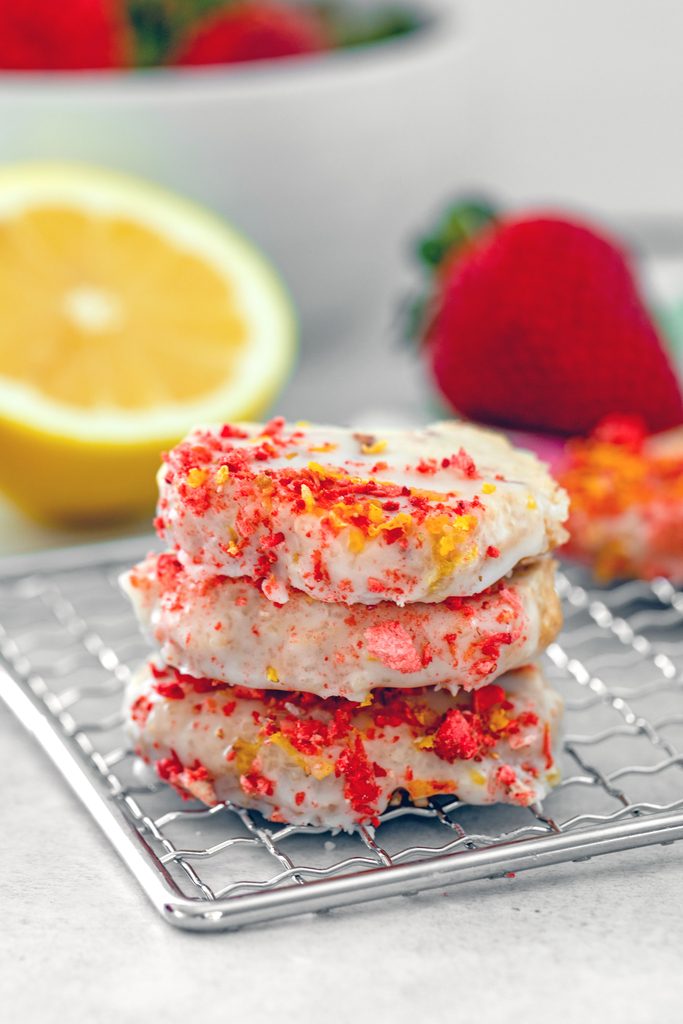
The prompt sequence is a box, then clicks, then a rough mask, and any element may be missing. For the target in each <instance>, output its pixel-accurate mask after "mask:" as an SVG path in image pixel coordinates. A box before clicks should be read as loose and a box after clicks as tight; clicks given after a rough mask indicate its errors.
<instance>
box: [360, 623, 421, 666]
mask: <svg viewBox="0 0 683 1024" xmlns="http://www.w3.org/2000/svg"><path fill="white" fill-rule="evenodd" d="M364 636H365V642H366V644H367V649H368V653H369V654H370V655H371V656H372V657H373V658H377V660H378V661H381V663H382V664H383V665H386V667H387V668H390V669H392V670H393V671H395V672H402V673H404V674H408V673H410V672H419V671H420V669H421V668H422V659H421V658H420V654H419V652H418V651H417V648H416V647H415V644H414V643H413V640H412V637H411V636H410V633H408V631H407V630H406V629H405V627H404V626H402V625H401V624H400V622H397V621H392V622H382V623H380V624H379V625H377V626H370V627H369V628H368V629H366V630H365V634H364Z"/></svg>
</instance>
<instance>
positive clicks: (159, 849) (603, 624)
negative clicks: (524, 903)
mask: <svg viewBox="0 0 683 1024" xmlns="http://www.w3.org/2000/svg"><path fill="white" fill-rule="evenodd" d="M149 546H151V542H150V541H149V540H148V539H144V540H142V541H141V540H136V541H132V542H131V541H127V542H115V543H113V544H108V545H92V546H89V547H88V548H81V549H73V550H72V551H70V552H54V553H50V554H48V555H44V556H42V557H37V556H30V557H24V558H16V559H6V560H5V561H4V562H0V696H2V697H3V699H4V700H5V702H6V703H7V704H8V705H9V707H10V708H11V709H12V710H13V711H14V712H15V713H16V714H17V716H18V717H19V718H20V720H21V721H22V722H23V723H24V724H25V725H26V726H27V728H28V729H29V730H30V731H32V732H33V733H34V734H35V735H36V737H37V739H38V740H39V742H40V743H41V744H42V746H43V747H44V749H45V750H46V752H47V753H48V754H49V755H50V757H51V758H52V760H53V761H54V762H55V763H56V764H57V766H58V767H59V769H60V770H61V771H62V773H63V774H64V776H65V777H66V779H67V780H68V781H69V783H70V784H71V786H72V787H73V788H74V789H75V791H76V792H77V794H78V795H79V797H80V798H81V800H82V801H83V802H84V803H85V804H86V806H87V807H88V809H89V810H90V812H91V813H92V814H93V816H94V817H95V818H96V820H97V821H98V823H99V824H100V826H101V827H102V828H103V830H104V831H105V832H106V834H107V836H108V837H109V839H110V841H111V842H112V843H113V845H114V846H115V847H116V849H117V850H118V852H119V853H120V854H121V856H122V857H123V858H124V860H125V861H126V862H127V864H128V865H129V867H130V868H131V870H132V871H133V873H134V874H135V875H136V877H137V878H138V880H139V881H140V883H141V884H142V885H143V888H144V889H145V892H146V893H147V895H148V896H149V898H150V899H151V900H152V902H153V903H154V905H155V906H156V907H157V909H158V910H160V911H161V912H162V914H164V916H165V917H166V918H167V920H169V921H170V922H172V923H174V924H176V925H178V926H180V927H185V928H192V929H195V930H216V929H224V928H231V927H238V926H240V925H243V924H247V923H251V922H256V921H263V920H268V919H272V918H276V917H281V916H285V915H290V914H296V913H302V912H305V911H311V910H322V909H328V908H330V907H333V906H339V905H342V904H348V903H353V902H359V901H361V900H368V899H374V898H378V897H380V896H384V895H394V894H403V895H407V894H409V893H411V892H415V891H418V890H420V889H425V888H433V887H440V886H443V885H445V884H451V883H454V882H458V881H466V880H468V879H473V878H482V877H495V876H500V875H501V874H506V873H509V872H514V871H519V870H524V869H527V868H530V867H537V866H541V865H544V864H552V863H558V862H560V861H567V860H579V859H586V858H588V857H591V856H595V855H597V854H601V853H606V852H610V851H612V850H622V849H628V848H633V847H636V846H641V845H648V844H652V843H657V842H661V843H664V842H672V841H674V840H677V839H681V838H683V771H682V769H683V593H681V592H678V591H676V590H675V589H674V588H673V587H672V586H671V585H670V584H669V583H667V582H666V581H665V580H657V581H655V582H654V583H652V584H651V585H646V584H642V583H627V584H623V585H621V586H617V587H615V588H613V589H610V590H596V589H593V588H591V587H590V586H589V585H587V584H586V582H585V581H584V580H583V578H582V575H581V573H579V572H578V571H577V570H575V569H565V570H564V571H563V572H562V573H561V574H560V578H559V586H560V591H561V594H562V597H563V598H564V605H565V619H566V622H565V628H564V631H563V633H562V635H561V637H560V638H559V640H558V641H557V642H556V643H554V644H552V645H551V647H550V648H549V650H548V652H547V657H546V659H545V662H546V664H545V668H546V672H547V675H548V677H549V678H550V680H551V682H552V683H553V685H555V686H556V687H557V688H558V689H559V690H560V691H561V692H562V694H563V696H564V697H565V701H566V738H565V742H564V750H563V752H562V754H561V763H562V768H563V781H562V783H561V785H560V786H559V787H558V788H557V789H556V790H555V791H554V792H553V793H552V794H551V795H550V797H549V798H548V799H547V800H546V801H545V802H544V805H543V807H541V806H540V805H537V806H534V807H531V808H529V809H519V808H509V807H493V808H471V807H467V806H465V805H462V804H460V803H459V802H458V801H457V800H456V799H453V798H443V797H440V798H435V799H434V800H431V801H429V803H428V804H426V805H425V806H422V807H413V806H410V805H401V806H396V807H394V808H392V809H390V810H389V811H388V812H387V813H386V814H385V815H384V816H383V818H382V821H381V824H380V825H379V826H378V827H377V828H376V829H375V828H373V827H371V826H366V827H363V828H358V829H357V830H356V831H355V832H354V833H351V834H347V833H340V834H332V833H329V832H325V831H324V830H322V829H315V828H301V827H293V826H280V825H273V824H272V823H268V822H266V821H264V820H263V819H262V818H261V817H260V816H259V815H258V814H254V813H250V812H247V811H245V810H242V809H239V808H237V807H233V806H231V805H221V806H219V807H214V808H211V809H207V808H204V807H202V806H201V805H199V804H196V803H193V802H188V803H182V802H181V800H180V799H179V798H178V797H177V796H176V795H175V794H174V793H173V792H172V791H171V790H169V789H168V787H166V786H163V785H160V784H159V783H158V781H156V780H155V779H153V778H151V776H150V775H149V772H148V769H144V768H141V766H140V765H139V763H138V762H136V759H135V757H134V755H133V752H132V750H131V748H130V746H129V744H128V742H127V739H126V736H125V733H124V731H123V729H122V715H121V697H122V692H123V690H124V688H125V686H126V683H127V682H128V679H129V677H130V673H131V670H133V669H134V668H136V667H137V665H138V664H139V663H140V661H141V660H142V659H144V657H145V656H146V654H147V653H148V649H147V647H146V645H145V643H144V641H143V640H142V639H141V638H140V637H139V634H138V630H137V627H136V624H135V621H134V618H133V615H132V612H131V610H130V609H129V607H128V604H127V602H126V601H125V599H124V598H123V596H122V595H121V594H120V592H119V589H118V585H117V577H118V574H119V572H120V571H121V570H122V569H123V568H124V567H126V566H127V565H128V564H130V563H131V562H132V561H133V560H134V559H136V558H138V557H140V556H141V555H142V554H144V553H145V551H146V550H147V548H148V547H149Z"/></svg>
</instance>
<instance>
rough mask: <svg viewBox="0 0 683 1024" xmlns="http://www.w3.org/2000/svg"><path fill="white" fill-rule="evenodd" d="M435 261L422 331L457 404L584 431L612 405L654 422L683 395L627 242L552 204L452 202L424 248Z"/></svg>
mask: <svg viewBox="0 0 683 1024" xmlns="http://www.w3.org/2000/svg"><path fill="white" fill-rule="evenodd" d="M422 254H423V257H424V258H425V259H426V260H427V262H429V263H430V264H431V265H432V266H433V267H434V268H435V273H436V276H435V282H434V291H433V294H432V296H431V298H430V300H429V303H428V306H427V315H426V317H425V318H424V326H423V337H424V341H425V344H426V348H427V353H428V358H429V362H430V364H431V369H432V372H433V376H434V379H435V381H436V383H437V386H438V387H439V389H440V390H441V392H442V393H443V394H444V396H445V397H446V398H447V399H448V401H449V402H450V403H451V405H452V406H453V407H454V408H455V409H456V410H457V411H458V412H460V413H462V414H464V415H466V416H469V417H472V418H473V419H477V420H483V421H485V422H488V423H494V424H498V425H500V426H507V427H518V428H521V429H527V430H541V431H553V432H557V433H562V434H583V433H587V432H589V431H590V430H591V429H592V428H593V427H594V426H595V424H596V423H597V422H598V421H599V420H600V419H601V418H602V417H603V416H605V415H608V414H609V413H613V412H619V413H628V414H636V415H640V416H642V418H643V420H644V421H645V423H646V424H647V427H648V428H649V429H650V430H651V431H657V430H664V429H666V428H668V427H673V426H676V425H678V424H680V423H682V422H683V398H682V397H681V390H680V386H679V384H678V382H677V380H676V376H675V374H674V371H673V369H672V367H671V365H670V363H669V360H668V358H667V355H666V353H665V350H664V348H663V346H662V343H661V341H660V338H659V335H658V332H657V329H656V327H655V326H654V324H653V321H652V319H651V317H650V315H649V314H648V311H647V309H646V308H645V305H644V303H643V301H642V299H641V297H640V295H639V293H638V288H637V285H636V282H635V280H634V277H633V273H632V271H631V268H630V266H629V263H628V260H627V258H626V255H625V253H624V252H623V251H622V249H621V248H620V247H619V246H618V244H616V243H615V242H614V241H613V240H612V239H610V238H608V237H606V236H605V235H604V234H603V233H602V232H598V231H597V230H595V229H594V228H592V227H590V226H588V225H586V224H581V223H579V222H577V221H574V220H569V219H567V218H564V217H560V216H554V215H532V216H526V217H518V218H501V219H498V220H496V219H495V217H494V215H493V212H492V211H491V210H490V209H488V208H486V206H484V205H483V204H469V205H466V206H464V207H462V208H460V209H459V210H454V211H451V213H450V214H449V215H448V217H447V219H446V220H445V221H444V222H443V223H442V225H441V226H440V229H439V231H438V232H437V234H436V235H435V236H433V237H432V238H430V239H428V240H427V242H426V243H424V244H423V247H422Z"/></svg>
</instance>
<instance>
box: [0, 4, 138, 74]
mask: <svg viewBox="0 0 683 1024" xmlns="http://www.w3.org/2000/svg"><path fill="white" fill-rule="evenodd" d="M128 52H129V39H128V30H127V26H126V22H125V16H124V12H123V5H122V3H121V2H120V0H69V2H68V3H65V2H60V0H0V68H3V69H4V70H10V71H75V70H79V71H85V70H91V69H96V68H118V67H124V66H125V65H126V64H127V63H129V60H128Z"/></svg>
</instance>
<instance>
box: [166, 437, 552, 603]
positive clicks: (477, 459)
mask: <svg viewBox="0 0 683 1024" xmlns="http://www.w3.org/2000/svg"><path fill="white" fill-rule="evenodd" d="M164 460H165V461H164V465H163V466H162V468H161V470H160V471H159V476H158V482H159V491H160V499H159V508H158V517H157V520H156V525H157V529H158V531H159V533H160V536H162V537H163V538H165V539H166V540H167V541H168V542H170V543H171V544H172V545H173V547H174V548H175V549H176V550H177V551H178V557H179V558H180V560H181V561H182V562H183V563H184V564H185V565H186V566H187V568H188V569H190V570H193V569H194V571H197V572H201V571H202V569H204V568H205V569H208V570H210V572H212V573H219V574H223V575H226V576H233V577H235V576H247V577H250V578H251V579H253V580H256V581H258V582H259V584H260V585H261V588H262V590H263V592H264V594H265V595H266V597H268V598H270V599H271V600H273V601H276V602H278V603H284V602H285V601H286V600H287V599H288V588H289V587H294V588H296V589H298V590H303V591H304V592H305V593H307V594H310V596H311V597H314V598H315V599H316V600H319V601H336V602H342V603H346V604H353V603H360V604H377V603H378V602H380V601H393V602H394V603H396V604H398V605H403V604H407V603H409V602H413V601H427V602H435V601H443V600H445V599H446V598H447V597H462V596H467V595H470V594H476V593H479V592H480V591H481V590H484V589H485V588H486V587H490V586H491V585H492V584H493V583H495V582H496V581H497V580H499V579H501V578H502V577H503V576H505V575H506V574H507V573H508V572H510V571H511V570H512V569H513V568H514V567H515V566H516V565H517V564H518V563H519V562H520V561H521V560H522V559H525V558H535V557H537V556H538V555H542V554H544V553H545V552H547V551H549V550H551V549H552V548H553V547H555V546H556V545H557V544H561V543H562V542H563V541H564V540H565V539H566V533H565V530H564V529H563V527H562V523H563V522H564V520H565V519H566V517H567V497H566V495H565V493H564V491H562V490H561V489H560V488H559V487H558V486H557V485H556V484H555V482H554V481H553V480H552V478H551V477H550V475H549V473H548V472H547V470H546V468H545V467H544V465H543V464H542V463H541V462H539V461H538V459H536V457H535V456H534V455H532V454H531V453H529V452H523V451H520V450H518V449H515V448H513V447H512V446H511V445H510V444H509V442H508V441H507V440H506V439H505V438H504V437H503V436H501V435H500V434H497V433H495V432H492V431H489V430H482V429H481V428H478V427H474V426H469V425H467V424H463V423H459V422H444V423H436V424H434V425H433V426H430V427H425V428H423V429H417V430H394V429H392V430H378V431H376V432H373V433H361V432H357V431H352V430H348V429H343V428H340V427H323V426H311V425H308V424H306V425H304V424H301V425H289V424H286V423H285V422H284V420H281V419H276V420H272V421H271V422H270V423H268V424H267V425H266V426H260V425H258V424H238V425H229V424H226V425H225V426H222V427H208V428H198V429H196V430H194V431H192V432H191V433H190V434H189V435H188V437H187V438H186V439H185V440H184V441H182V442H181V443H180V444H179V445H177V446H176V447H175V448H174V449H173V450H172V451H171V452H169V453H168V454H167V455H165V456H164Z"/></svg>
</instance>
